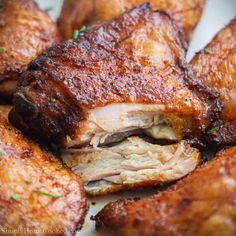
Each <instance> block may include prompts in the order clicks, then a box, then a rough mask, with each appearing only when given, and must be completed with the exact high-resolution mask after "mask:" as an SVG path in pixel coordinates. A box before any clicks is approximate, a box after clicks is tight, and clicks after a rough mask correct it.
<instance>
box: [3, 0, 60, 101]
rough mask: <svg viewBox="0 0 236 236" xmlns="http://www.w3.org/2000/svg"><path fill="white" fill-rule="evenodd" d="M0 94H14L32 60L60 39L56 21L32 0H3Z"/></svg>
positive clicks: (5, 95) (9, 95) (6, 95)
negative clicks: (17, 82)
mask: <svg viewBox="0 0 236 236" xmlns="http://www.w3.org/2000/svg"><path fill="white" fill-rule="evenodd" d="M1 3H2V4H1V7H0V48H1V49H0V50H1V51H0V96H1V97H7V98H9V97H11V95H12V94H13V92H14V91H15V87H16V81H17V80H18V78H19V76H20V75H21V73H22V72H23V71H25V70H26V67H27V65H28V63H29V62H30V61H32V60H33V59H34V58H35V57H36V56H38V55H39V54H41V53H42V52H43V51H44V50H45V49H46V48H48V47H50V46H52V45H53V44H55V43H56V42H58V41H59V33H58V30H57V27H56V25H55V23H53V22H52V20H51V19H50V17H49V16H48V14H47V13H46V12H44V11H42V10H40V9H39V7H38V6H37V4H36V3H35V2H34V1H33V0H2V1H1Z"/></svg>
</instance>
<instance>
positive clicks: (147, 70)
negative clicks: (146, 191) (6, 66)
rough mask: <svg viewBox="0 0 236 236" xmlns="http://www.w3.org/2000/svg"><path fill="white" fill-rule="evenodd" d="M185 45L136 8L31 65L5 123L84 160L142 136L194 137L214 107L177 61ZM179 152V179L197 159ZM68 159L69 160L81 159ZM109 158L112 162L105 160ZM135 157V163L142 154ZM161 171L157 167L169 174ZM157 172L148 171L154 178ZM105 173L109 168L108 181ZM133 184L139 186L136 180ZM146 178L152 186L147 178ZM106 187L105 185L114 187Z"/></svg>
mask: <svg viewBox="0 0 236 236" xmlns="http://www.w3.org/2000/svg"><path fill="white" fill-rule="evenodd" d="M185 46H186V43H185V41H184V39H183V37H182V34H181V31H180V30H179V28H178V27H177V26H176V25H175V23H174V22H173V21H172V20H171V18H170V17H169V15H167V14H166V13H165V12H162V11H157V12H153V11H151V9H150V6H149V4H144V5H141V6H139V7H137V8H135V9H133V10H131V11H129V12H127V13H125V14H123V15H121V16H119V17H118V18H116V19H114V20H112V21H111V22H107V23H106V24H104V25H101V26H98V27H95V28H91V29H88V31H87V32H85V33H83V35H80V37H79V39H78V40H77V41H68V42H65V43H63V44H61V45H57V46H55V47H52V48H51V49H49V50H48V51H46V52H45V53H44V54H42V55H41V56H39V57H38V58H37V59H36V60H34V61H33V62H32V63H31V64H30V65H29V67H28V70H27V72H25V73H24V74H23V76H22V78H21V80H20V82H19V86H18V89H17V92H16V94H15V98H14V104H15V107H14V110H13V111H12V112H11V115H10V119H11V121H12V122H13V123H14V124H15V125H17V126H18V127H19V128H21V129H22V130H25V131H26V132H28V133H30V134H35V135H37V136H41V137H43V138H44V139H46V138H47V139H49V140H51V141H52V142H54V143H57V144H59V145H60V147H61V148H63V149H65V150H64V152H68V153H69V154H71V150H74V149H78V150H79V152H82V155H83V157H84V158H85V159H90V157H89V155H90V154H91V156H97V155H100V154H101V153H103V150H104V149H107V148H108V147H110V146H114V145H117V142H121V141H125V139H126V138H127V137H130V136H134V135H135V136H143V135H145V136H148V137H150V138H151V139H153V140H154V141H153V143H155V142H156V140H160V139H161V140H167V141H168V142H177V141H180V140H182V139H183V138H191V137H200V136H201V135H202V134H203V133H204V131H205V128H206V127H207V126H208V125H209V124H210V123H211V120H212V119H213V118H214V116H215V115H216V116H217V111H219V110H220V108H221V107H220V104H219V102H218V100H217V99H216V96H215V95H214V94H213V93H211V92H210V90H209V89H208V88H207V87H204V86H202V85H201V84H200V83H199V82H198V81H197V80H196V79H195V78H194V77H193V75H192V73H191V70H190V69H189V66H188V65H187V63H186V61H185V54H186V48H185ZM52 87H53V88H54V89H53V90H52V89H51V88H52ZM35 124H37V125H35ZM135 140H137V139H135ZM148 142H149V141H148ZM138 143H139V144H140V145H141V149H142V150H145V148H144V147H146V146H147V147H148V149H149V148H150V150H151V149H154V150H155V151H154V153H153V154H151V155H153V156H155V158H154V160H155V163H156V162H158V161H161V160H162V159H163V158H164V159H168V157H167V156H168V155H164V157H163V156H162V154H158V150H159V149H161V148H160V147H159V146H155V145H153V146H152V145H148V144H149V143H147V142H146V141H143V142H139V141H138ZM139 144H138V145H139ZM122 145H124V146H125V147H133V148H131V149H132V152H133V157H134V156H135V154H137V150H136V146H137V144H136V142H132V141H128V145H126V142H125V143H123V144H122ZM181 146H182V144H178V145H176V146H170V147H169V149H168V151H169V152H170V153H172V154H171V155H170V156H172V157H173V156H174V155H173V153H174V152H175V151H176V152H177V151H178V150H182V148H181ZM183 146H185V147H187V150H188V151H190V153H192V154H193V156H191V158H189V164H190V165H189V166H188V168H187V169H186V170H185V171H184V172H182V171H181V177H182V176H183V174H186V172H189V171H191V170H192V169H194V168H195V167H196V165H197V163H198V160H199V158H198V157H199V154H198V153H197V155H195V154H196V150H195V151H194V150H192V149H191V148H190V147H189V146H188V145H187V144H186V143H184V144H183ZM102 147H103V149H102V150H101V148H102ZM114 149H115V151H114V152H115V153H116V154H117V152H119V151H118V150H117V149H116V148H113V149H112V150H114ZM109 150H111V149H109ZM88 151H89V152H90V154H89V155H87V152H88ZM97 151H98V152H97ZM91 152H92V153H91ZM93 152H94V153H93ZM144 152H145V151H144ZM150 152H151V151H150ZM152 152H153V151H152ZM77 153H78V152H77ZM110 153H112V152H110ZM76 155H77V154H76ZM76 155H74V154H73V158H74V159H75V161H78V160H81V159H83V158H80V157H81V156H80V157H79V158H76ZM176 155H177V154H176ZM101 156H103V154H102V155H101ZM116 156H117V155H116ZM118 156H119V155H118ZM187 156H188V155H187ZM177 157H178V158H177V159H180V160H179V161H178V168H180V169H181V170H182V169H183V168H182V167H181V165H182V164H183V165H184V162H181V159H182V158H185V157H186V155H185V154H183V155H177ZM67 158H68V155H67ZM67 158H64V161H65V162H66V163H68V162H69V161H68V162H67V160H66V159H67ZM110 158H111V160H113V158H114V157H113V154H112V156H111V157H110ZM117 158H118V159H119V157H117ZM125 158H126V157H125ZM136 158H138V159H139V158H141V159H142V155H140V156H138V155H136ZM134 161H135V159H134ZM152 161H153V160H152ZM152 161H151V164H150V165H151V166H152V164H153V163H152ZM164 162H165V161H164ZM95 163H97V162H95ZM120 163H123V161H122V160H121V159H120ZM171 163H172V164H170V165H172V166H173V162H171ZM181 163H182V164H181ZM81 164H82V163H79V162H78V164H77V165H78V168H77V167H76V169H80V170H81V168H80V165H81ZM74 165H75V164H73V167H74ZM135 165H136V164H135ZM167 166H168V164H167V163H165V164H164V163H163V167H166V168H170V166H169V167H167ZM112 167H113V165H109V166H108V168H112ZM159 167H161V166H158V167H156V165H154V166H152V167H151V168H153V169H154V170H153V171H154V172H155V171H156V172H157V170H160V169H159ZM88 168H89V167H88ZM98 168H99V167H98ZM131 168H137V167H135V166H133V167H131ZM142 168H144V167H141V169H142ZM86 169H87V167H86ZM121 169H122V167H121ZM144 169H145V168H144ZM156 172H155V174H156V176H158V173H156ZM77 173H78V172H77ZM78 174H79V173H78ZM134 174H135V172H134ZM113 175H114V172H113V171H112V170H111V172H110V176H109V177H112V176H113ZM101 176H103V173H102V175H101ZM176 176H180V175H175V174H174V173H173V176H169V177H168V178H169V180H173V179H175V177H176ZM107 177H108V176H107ZM135 178H136V180H137V181H138V180H139V178H138V177H137V175H135ZM148 178H149V180H150V181H152V182H153V178H152V177H151V176H150V175H149V176H148ZM101 180H102V179H101ZM144 180H145V181H146V182H148V181H147V179H144ZM160 180H161V178H156V179H155V181H156V182H160ZM137 181H136V182H135V183H132V184H134V185H136V184H137ZM162 181H163V182H165V181H167V180H166V178H163V180H162ZM110 182H112V186H113V184H114V183H115V182H116V181H110ZM99 183H100V181H99ZM106 184H107V183H106ZM99 187H100V184H99Z"/></svg>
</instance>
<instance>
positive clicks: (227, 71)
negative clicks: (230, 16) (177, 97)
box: [191, 19, 236, 146]
mask: <svg viewBox="0 0 236 236" xmlns="http://www.w3.org/2000/svg"><path fill="white" fill-rule="evenodd" d="M191 65H192V68H193V70H194V72H195V74H196V76H197V78H198V79H199V80H201V81H202V82H203V83H204V84H206V85H207V86H209V87H210V88H212V90H214V91H215V92H218V93H219V94H220V98H221V100H222V102H223V103H224V109H223V111H222V113H221V117H220V120H219V121H217V122H215V123H214V124H213V125H212V128H211V129H210V130H209V131H208V133H207V135H206V140H207V141H208V143H211V144H213V145H217V146H226V145H235V144H236V109H235V107H236V96H235V94H236V82H235V81H236V19H235V20H233V21H232V22H231V23H230V24H229V25H227V26H226V27H225V28H224V29H222V30H221V31H220V32H219V33H218V34H217V35H216V36H215V37H214V39H213V40H212V41H211V42H210V43H209V44H208V45H207V46H206V48H204V49H203V50H202V51H200V52H199V53H198V54H196V56H195V57H194V58H193V59H192V61H191Z"/></svg>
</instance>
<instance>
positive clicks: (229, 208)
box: [95, 147, 236, 236]
mask: <svg viewBox="0 0 236 236" xmlns="http://www.w3.org/2000/svg"><path fill="white" fill-rule="evenodd" d="M235 199H236V147H233V148H230V149H227V150H224V151H222V152H220V153H219V154H218V155H217V156H216V157H215V158H214V159H213V160H211V161H209V162H208V163H206V164H204V165H203V166H201V167H199V168H198V169H197V170H195V171H194V172H192V173H191V174H189V175H188V176H187V177H186V178H184V179H182V180H180V181H179V182H177V184H175V185H174V186H172V187H170V188H169V189H167V190H166V191H163V192H160V193H159V194H157V195H155V196H153V197H150V198H146V199H142V200H138V201H133V200H125V199H121V200H118V201H117V202H114V203H109V204H108V205H107V206H106V207H105V208H104V209H103V210H102V211H101V212H99V213H98V215H97V216H96V217H95V220H96V227H97V229H98V230H99V231H102V232H104V231H105V230H106V231H109V234H108V235H122V236H134V235H135V236H159V235H160V236H179V235H185V236H193V235H194V236H206V235H214V236H218V235H224V236H225V235H230V236H233V235H236V201H235Z"/></svg>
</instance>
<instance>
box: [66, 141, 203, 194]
mask: <svg viewBox="0 0 236 236" xmlns="http://www.w3.org/2000/svg"><path fill="white" fill-rule="evenodd" d="M63 160H64V162H65V163H66V164H67V165H68V166H69V167H71V168H72V171H73V172H74V173H76V174H78V175H80V176H81V178H82V180H83V182H84V184H85V189H86V191H87V193H89V194H90V195H99V194H105V193H108V192H115V191H118V190H121V189H125V188H134V187H141V186H148V185H153V184H158V183H165V182H170V181H173V180H176V179H179V178H181V177H183V176H185V175H186V174H188V173H189V172H191V171H193V170H194V169H195V168H196V166H197V165H198V164H199V161H200V153H199V152H198V150H197V149H194V148H191V147H190V145H188V144H187V143H186V142H185V141H182V142H180V143H178V144H172V145H166V146H160V145H154V144H151V143H148V142H145V141H144V140H143V139H141V138H138V137H131V138H128V139H127V140H126V141H124V142H122V143H121V144H118V145H115V146H113V147H109V148H99V149H98V150H96V151H89V150H87V152H84V151H83V150H82V151H81V150H79V149H75V150H73V149H72V150H70V151H69V152H67V153H66V154H64V155H63Z"/></svg>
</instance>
